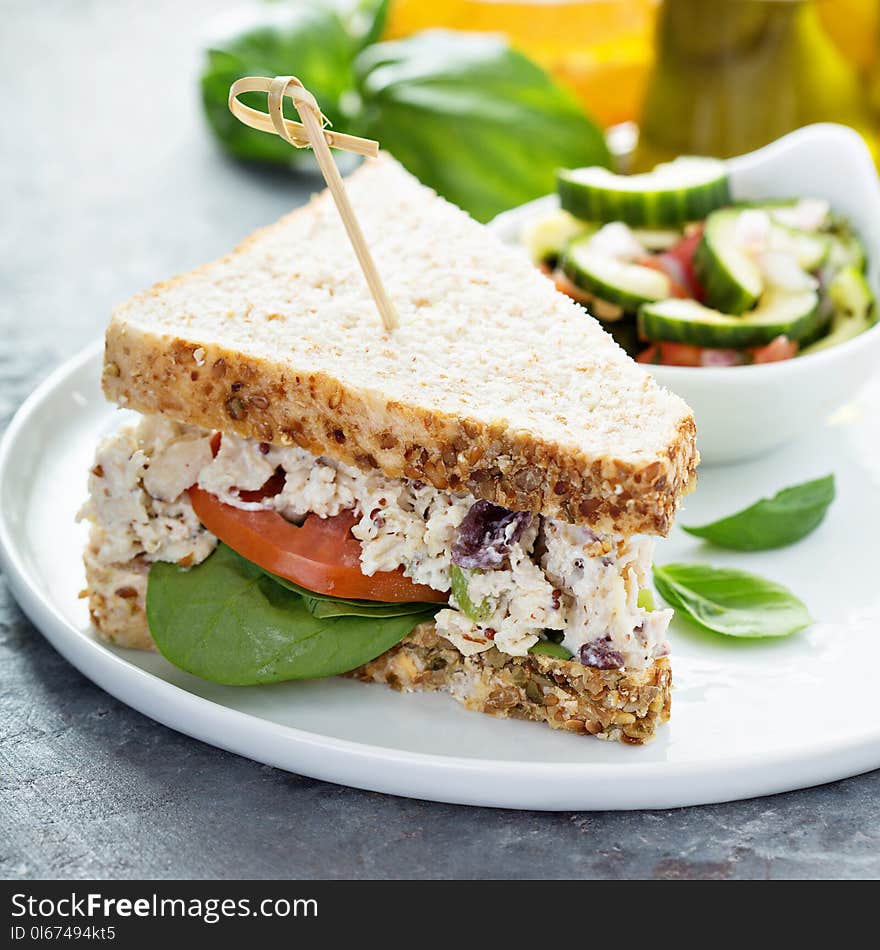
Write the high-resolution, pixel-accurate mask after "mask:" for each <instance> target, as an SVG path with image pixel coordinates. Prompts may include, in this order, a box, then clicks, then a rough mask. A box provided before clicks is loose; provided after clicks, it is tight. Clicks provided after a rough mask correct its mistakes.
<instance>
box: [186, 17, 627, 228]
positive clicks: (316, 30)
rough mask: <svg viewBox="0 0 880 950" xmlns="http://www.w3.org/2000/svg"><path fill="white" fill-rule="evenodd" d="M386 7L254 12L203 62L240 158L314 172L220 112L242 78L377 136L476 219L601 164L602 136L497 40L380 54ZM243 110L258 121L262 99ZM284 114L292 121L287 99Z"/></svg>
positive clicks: (217, 119)
mask: <svg viewBox="0 0 880 950" xmlns="http://www.w3.org/2000/svg"><path fill="white" fill-rule="evenodd" d="M387 7H388V4H387V2H384V0H352V2H351V3H348V4H341V5H340V4H339V3H334V2H331V0H323V2H321V0H310V2H305V0H298V2H288V3H284V4H281V3H270V4H267V3H263V4H260V5H257V6H256V7H254V8H252V10H251V12H250V18H249V19H246V20H245V21H244V24H243V25H241V26H239V28H238V30H237V32H234V33H232V34H231V35H229V34H227V35H226V36H224V37H222V38H219V39H217V40H216V41H215V42H214V43H212V44H211V46H210V48H209V49H208V51H207V62H206V65H205V68H204V70H203V72H202V77H201V85H202V101H203V104H204V109H205V114H206V115H207V118H208V122H209V124H210V126H211V129H212V130H213V132H214V134H215V135H216V137H217V139H218V141H219V142H220V144H221V145H222V147H223V148H224V149H226V150H227V151H228V152H230V153H231V154H233V155H235V156H236V157H238V158H242V159H248V160H254V161H262V162H272V163H277V164H281V165H297V164H302V163H311V162H312V161H313V159H312V157H311V155H310V153H309V152H308V150H307V149H300V150H298V149H292V148H291V147H290V146H289V145H288V144H287V143H286V142H284V141H282V140H281V139H280V138H278V136H276V135H266V134H265V133H264V132H258V131H256V130H254V129H250V128H248V127H246V126H244V125H242V124H241V123H240V122H239V121H238V120H237V119H236V118H235V117H234V116H233V115H232V114H231V113H230V112H229V108H228V106H227V98H228V95H229V86H230V84H231V83H232V82H233V81H234V80H235V79H238V78H239V77H241V76H253V75H262V76H275V75H289V74H293V75H296V76H298V77H299V78H300V79H301V80H302V82H303V83H304V84H305V86H306V87H307V88H308V89H310V90H311V91H312V92H313V93H314V94H315V96H316V98H317V99H318V102H319V103H320V104H321V107H322V109H323V111H324V112H325V113H326V115H327V116H328V118H329V119H330V120H331V121H332V122H333V123H334V124H335V125H336V127H337V128H339V129H342V130H344V131H346V132H352V133H355V134H364V135H370V136H373V137H374V138H377V139H378V140H379V142H380V143H381V145H382V148H384V149H386V150H387V151H389V152H391V154H392V155H394V156H395V157H396V158H397V159H398V160H399V161H400V162H401V163H402V164H403V165H404V166H405V167H406V168H407V169H408V170H409V171H410V172H412V173H413V174H414V175H415V176H416V177H417V178H419V179H421V181H423V182H424V183H425V184H426V185H430V186H431V187H432V188H434V189H435V190H436V191H438V192H439V193H440V194H441V195H443V196H444V197H446V198H448V199H449V200H450V201H453V202H455V204H457V205H459V207H462V208H464V209H465V211H467V212H469V213H470V214H471V215H473V216H474V217H475V218H477V219H479V220H481V221H486V220H488V219H489V218H491V217H493V216H494V215H496V214H498V212H499V211H504V210H506V209H507V208H512V207H514V206H515V205H519V204H522V203H523V202H525V201H528V200H530V199H531V198H537V197H538V196H539V195H544V194H547V193H548V192H551V191H553V189H554V187H555V176H556V170H557V168H560V167H565V168H576V167H578V166H581V165H607V164H608V163H609V161H610V159H609V153H608V149H607V147H606V145H605V140H604V138H603V135H602V132H601V130H600V129H599V127H598V126H597V125H596V124H595V123H594V122H592V121H591V120H590V119H589V118H588V117H587V115H586V114H585V113H584V111H583V109H582V108H581V106H580V104H579V103H578V101H577V99H576V98H575V97H574V95H572V93H570V92H569V91H568V90H566V89H564V88H563V87H562V86H560V85H559V84H558V83H557V82H556V81H555V80H554V79H553V78H552V77H551V76H550V75H549V74H548V73H547V72H545V71H544V70H543V69H542V68H541V67H540V66H538V65H536V64H535V63H534V62H532V61H531V60H530V59H529V58H528V57H526V56H524V55H523V54H522V53H520V52H518V51H516V50H514V49H513V48H512V47H511V46H510V45H509V44H508V43H507V42H506V41H505V40H504V39H502V38H501V37H498V36H493V35H481V34H472V33H465V32H460V33H458V32H452V31H441V30H436V31H434V30H432V31H428V32H425V33H418V34H416V35H415V36H411V37H407V38H406V39H402V40H395V41H392V42H385V43H376V42H375V40H376V39H377V38H378V36H379V35H380V33H381V31H382V27H383V23H384V20H385V16H386V14H387ZM242 101H243V102H244V103H245V104H246V105H250V106H253V107H255V108H257V109H260V110H265V107H266V97H265V95H263V96H262V99H261V94H260V93H247V94H246V95H244V96H243V97H242ZM284 110H285V115H287V116H288V117H289V118H295V117H296V115H295V111H294V109H293V106H292V104H291V103H290V102H289V101H288V100H285V102H284Z"/></svg>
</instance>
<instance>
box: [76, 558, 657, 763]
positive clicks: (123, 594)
mask: <svg viewBox="0 0 880 950" xmlns="http://www.w3.org/2000/svg"><path fill="white" fill-rule="evenodd" d="M84 560H85V567H86V581H87V585H88V586H87V588H86V591H85V592H84V593H85V594H86V595H87V596H88V598H89V608H90V613H91V617H92V621H93V622H94V624H95V627H96V628H97V629H98V632H99V633H100V634H101V636H102V637H103V638H104V639H105V640H107V641H109V642H110V643H113V644H115V645H116V646H122V647H132V648H134V649H152V648H153V641H152V638H151V637H150V633H149V630H148V628H147V618H146V613H145V611H144V599H145V594H146V580H147V571H148V565H146V564H145V563H143V562H142V561H130V562H129V563H128V564H119V565H112V566H107V565H103V564H101V563H100V562H99V561H98V560H97V558H96V557H95V552H94V549H93V548H90V549H88V550H87V551H86V554H85V559H84ZM346 676H349V677H353V678H355V679H359V680H362V681H363V682H369V683H384V684H385V685H386V686H390V687H392V688H393V689H398V690H405V691H412V692H415V691H431V690H433V691H441V692H445V693H448V694H449V695H450V696H452V697H454V698H455V699H457V700H458V701H459V702H460V703H462V704H463V705H465V706H466V707H467V708H468V709H472V710H475V711H477V712H483V713H489V714H490V715H493V716H501V717H505V718H515V719H530V720H532V721H534V722H545V723H547V725H549V726H551V727H552V728H554V729H565V730H567V731H569V732H574V733H579V734H581V735H592V736H596V737H597V738H599V739H611V740H616V741H619V742H625V743H627V744H629V745H641V744H642V743H643V742H646V741H647V740H648V739H650V738H652V737H653V735H654V733H655V732H656V731H657V727H658V726H660V725H661V724H662V723H664V722H666V721H667V720H668V719H669V709H670V701H671V690H672V674H671V671H670V668H669V660H668V659H667V658H666V657H662V658H660V659H658V660H655V661H654V664H653V665H652V666H649V667H648V668H647V669H644V670H597V669H594V668H593V667H591V666H584V665H583V664H582V663H578V662H576V661H572V660H559V659H556V658H554V657H549V656H542V655H539V654H529V655H528V656H523V657H519V656H508V655H507V654H504V653H501V652H500V651H498V650H496V649H495V647H492V648H491V649H490V650H487V651H485V652H484V653H477V654H474V655H473V656H464V655H463V654H462V653H460V652H459V651H458V649H456V647H455V646H454V645H453V644H452V643H451V642H450V641H449V640H447V639H445V637H441V636H440V635H439V634H438V633H437V632H436V630H435V629H434V624H433V623H424V624H420V625H419V626H418V627H416V628H415V630H413V631H412V633H410V634H409V635H408V636H406V637H404V639H403V640H401V642H400V643H398V644H397V646H395V647H392V648H391V649H390V650H388V651H387V652H385V653H383V654H382V655H381V656H379V657H377V658H376V659H375V660H372V661H371V662H370V663H367V664H365V665H364V666H361V667H359V668H358V669H356V670H353V671H352V672H350V673H347V674H346Z"/></svg>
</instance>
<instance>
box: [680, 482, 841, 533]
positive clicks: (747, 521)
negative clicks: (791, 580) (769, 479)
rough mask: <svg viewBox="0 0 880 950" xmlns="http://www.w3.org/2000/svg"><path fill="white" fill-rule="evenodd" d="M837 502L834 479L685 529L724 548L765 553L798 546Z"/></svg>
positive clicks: (806, 484) (786, 490)
mask: <svg viewBox="0 0 880 950" xmlns="http://www.w3.org/2000/svg"><path fill="white" fill-rule="evenodd" d="M832 501H834V476H833V475H826V476H825V478H818V479H816V480H815V481H812V482H804V483H803V484H801V485H793V486H792V487H791V488H784V489H783V490H782V491H780V492H777V494H775V495H774V496H773V497H772V498H762V499H761V500H760V501H758V502H755V504H754V505H751V506H750V507H748V508H745V509H743V510H742V511H738V512H737V513H736V514H734V515H730V516H729V517H727V518H721V519H720V520H719V521H713V522H712V523H711V524H706V525H702V526H701V527H695V528H689V527H686V526H684V525H683V526H682V527H683V528H684V530H685V531H687V532H688V534H693V535H695V536H696V537H698V538H705V539H706V540H707V541H711V542H712V544H716V545H718V547H720V548H732V549H733V550H734V551H765V550H768V549H770V548H781V547H784V546H785V545H787V544H794V542H795V541H800V539H801V538H805V537H806V536H807V535H808V534H809V533H810V532H811V531H814V530H815V529H816V528H817V527H818V526H819V525H820V524H821V523H822V520H823V519H824V517H825V513H826V512H827V511H828V506H829V505H830V504H831V502H832Z"/></svg>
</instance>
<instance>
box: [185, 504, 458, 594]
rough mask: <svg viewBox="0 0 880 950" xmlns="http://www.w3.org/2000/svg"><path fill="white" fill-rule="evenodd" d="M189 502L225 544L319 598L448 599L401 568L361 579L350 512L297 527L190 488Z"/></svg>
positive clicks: (310, 517) (276, 516)
mask: <svg viewBox="0 0 880 950" xmlns="http://www.w3.org/2000/svg"><path fill="white" fill-rule="evenodd" d="M264 488H265V486H264ZM189 497H190V500H191V501H192V506H193V509H194V511H195V513H196V515H197V516H198V519H199V521H201V522H202V524H203V525H204V526H205V527H206V528H207V529H208V530H209V531H210V532H211V533H212V534H215V535H216V536H217V537H218V538H219V539H220V540H221V541H223V543H224V544H228V545H229V547H231V548H232V549H233V550H234V551H237V552H238V553H239V554H240V555H241V556H242V557H246V558H247V559H248V560H249V561H253V562H254V564H258V565H259V566H260V567H262V568H264V569H265V570H267V571H271V572H272V573H273V574H277V575H278V576H279V577H286V578H287V579H288V580H291V581H293V582H294V584H299V585H300V586H301V587H306V588H308V589H309V590H313V591H315V592H316V593H318V594H329V595H331V596H333V597H343V598H346V599H349V600H378V601H384V602H386V603H405V602H408V601H424V602H426V603H445V602H446V601H447V600H448V599H449V597H448V594H444V593H442V592H441V591H438V590H434V588H433V587H428V586H427V585H426V584H415V583H414V582H413V581H411V580H410V579H409V578H408V577H404V576H403V570H402V569H399V570H396V571H379V572H377V573H376V574H374V575H373V576H372V577H367V576H366V575H365V574H363V573H362V572H361V561H360V553H361V546H360V542H359V541H358V540H357V539H356V538H355V537H354V536H353V535H352V533H351V529H352V527H353V526H354V524H355V522H356V521H357V519H356V518H355V516H354V513H353V512H351V511H344V512H340V514H338V515H336V516H335V517H333V518H319V517H318V516H317V515H314V514H310V515H308V516H307V517H306V520H305V521H304V522H303V524H302V526H298V525H295V524H291V523H290V522H289V521H285V520H284V518H282V517H281V515H279V514H278V512H277V511H242V510H241V509H240V508H233V507H232V505H224V504H223V502H221V501H220V500H219V499H218V498H217V497H216V496H214V495H212V494H210V493H209V492H206V491H203V490H202V489H201V488H196V487H193V488H190V490H189Z"/></svg>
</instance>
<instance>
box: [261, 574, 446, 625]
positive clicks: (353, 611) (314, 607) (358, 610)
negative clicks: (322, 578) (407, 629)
mask: <svg viewBox="0 0 880 950" xmlns="http://www.w3.org/2000/svg"><path fill="white" fill-rule="evenodd" d="M265 574H266V576H267V577H271V578H272V580H273V581H275V583H276V584H280V585H281V586H282V587H286V588H287V589H288V590H292V591H294V592H295V593H297V594H299V595H300V596H301V597H302V598H303V601H304V602H305V605H306V608H307V609H308V611H309V613H310V614H311V615H312V616H313V617H346V616H350V617H405V616H408V615H409V614H422V613H436V612H437V611H438V610H439V609H440V608H441V607H442V606H443V604H435V603H420V602H418V601H414V602H404V603H399V604H389V603H387V602H385V601H377V600H348V599H346V598H343V597H333V596H332V595H330V594H319V593H317V592H316V591H313V590H309V589H308V588H307V587H300V585H299V584H294V582H293V581H290V580H288V579H287V578H286V577H279V576H278V575H277V574H271V573H270V572H269V571H266V572H265Z"/></svg>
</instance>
